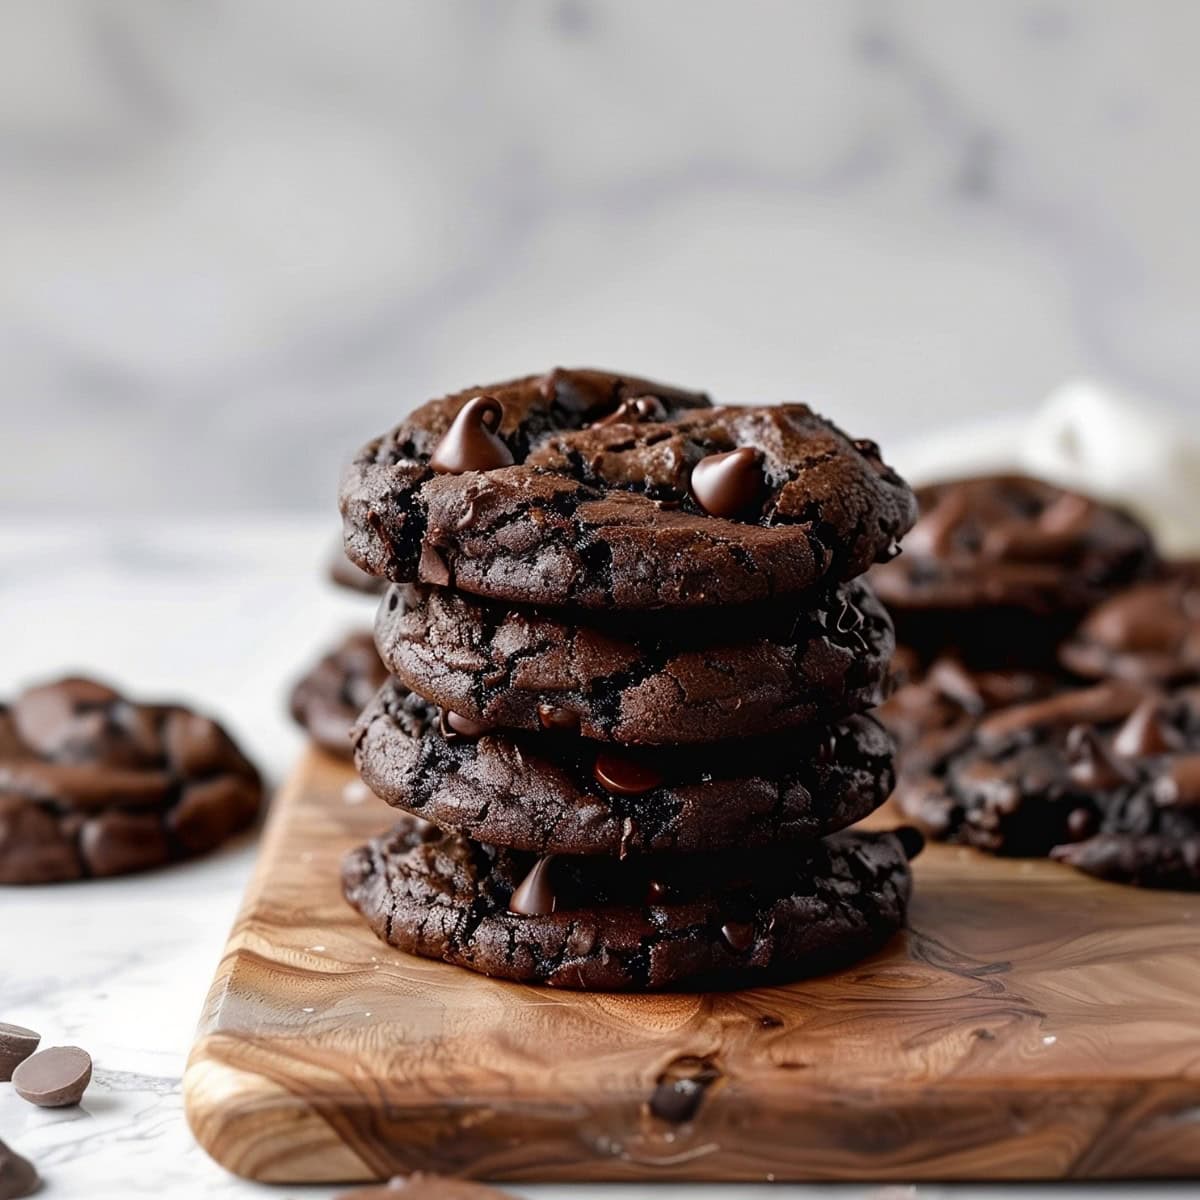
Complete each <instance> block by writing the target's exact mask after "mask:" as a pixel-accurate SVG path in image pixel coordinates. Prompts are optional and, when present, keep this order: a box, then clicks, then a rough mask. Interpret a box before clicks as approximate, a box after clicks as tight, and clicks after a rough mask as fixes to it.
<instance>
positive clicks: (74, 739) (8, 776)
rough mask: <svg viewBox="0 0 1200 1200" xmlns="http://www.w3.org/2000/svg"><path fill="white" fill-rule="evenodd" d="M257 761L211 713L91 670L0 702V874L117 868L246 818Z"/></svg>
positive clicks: (160, 857) (205, 842) (252, 812)
mask: <svg viewBox="0 0 1200 1200" xmlns="http://www.w3.org/2000/svg"><path fill="white" fill-rule="evenodd" d="M261 799H262V784H261V782H260V780H259V777H258V773H257V772H256V771H255V769H254V768H253V767H252V766H251V765H250V763H249V762H248V761H247V759H246V758H245V757H244V755H243V754H242V753H241V751H240V750H239V749H238V748H237V746H235V745H234V743H233V742H232V741H231V740H230V738H229V736H228V735H227V734H226V733H225V731H224V730H223V729H222V728H221V727H220V726H219V725H218V724H216V722H214V721H211V720H209V719H208V718H207V717H202V716H199V715H197V714H196V713H193V712H190V711H189V710H188V709H186V708H181V707H178V706H176V705H164V704H153V705H151V704H134V703H132V702H130V701H128V700H126V699H124V698H123V697H122V696H121V695H119V694H118V693H117V692H115V691H113V689H112V688H110V687H107V686H105V685H104V684H101V683H96V682H94V681H92V680H89V679H63V680H60V681H58V682H57V683H51V684H46V685H44V686H42V687H35V688H30V689H29V690H28V691H25V692H23V693H21V695H19V696H18V697H17V698H16V699H15V700H14V701H13V702H12V703H11V704H10V705H0V883H53V882H57V881H60V880H68V879H79V878H81V877H83V876H89V875H121V874H125V873H126V872H130V871H140V870H144V869H145V868H148V867H155V866H159V865H161V864H162V863H165V862H168V861H170V860H172V859H178V858H185V857H189V856H191V855H195V854H201V853H203V852H205V851H207V850H211V849H212V848H213V847H215V846H217V845H218V844H220V843H221V842H222V841H224V840H225V839H226V838H228V837H230V836H231V835H232V834H234V833H236V832H237V831H238V830H240V829H243V828H245V827H246V826H247V825H249V824H251V822H253V820H254V818H255V816H256V815H257V813H258V808H259V803H260V801H261Z"/></svg>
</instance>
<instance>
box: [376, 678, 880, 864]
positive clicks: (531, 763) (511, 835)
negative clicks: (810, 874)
mask: <svg viewBox="0 0 1200 1200" xmlns="http://www.w3.org/2000/svg"><path fill="white" fill-rule="evenodd" d="M443 729H446V731H447V732H448V733H449V735H450V736H448V737H447V736H445V734H444V733H443ZM356 760H357V766H358V769H359V772H360V774H361V775H362V777H363V780H364V782H365V783H366V784H367V786H368V787H370V788H371V790H372V791H373V792H375V793H376V795H378V796H380V797H382V798H383V799H384V800H386V801H387V802H388V803H389V804H392V805H394V806H396V807H397V808H402V809H405V810H407V811H409V812H410V813H413V814H415V815H417V816H420V817H423V818H427V819H428V820H430V821H433V822H434V823H436V824H437V825H440V826H443V827H445V828H449V829H454V830H458V831H461V832H464V833H466V834H468V835H469V836H471V837H472V838H475V839H478V840H480V841H485V842H494V843H496V844H498V845H503V846H509V847H515V848H517V849H522V850H531V851H536V852H538V853H565V854H607V855H617V856H625V855H629V854H643V853H647V852H655V851H675V852H688V853H693V852H698V851H708V850H716V849H720V848H721V847H724V846H735V847H742V848H747V847H753V846H771V845H774V844H778V843H799V842H804V841H812V840H813V839H815V838H818V837H821V836H823V835H824V834H827V833H830V832H832V831H834V830H839V829H843V828H845V827H846V826H847V825H850V824H852V823H853V822H855V821H858V820H861V819H862V818H863V817H865V816H867V815H868V814H869V813H871V812H873V811H874V810H875V809H876V808H878V807H879V805H880V804H882V803H883V801H884V799H885V798H886V797H887V795H888V793H889V792H890V791H891V787H892V783H893V778H894V777H893V772H892V743H891V739H890V738H889V737H888V736H887V734H886V733H885V732H884V730H883V729H882V728H881V727H880V725H879V723H878V722H877V721H875V720H874V718H872V717H869V716H856V717H850V718H848V719H847V720H845V721H843V722H840V723H838V724H835V725H833V726H830V727H827V728H820V729H809V730H801V731H796V732H795V733H788V734H784V735H778V736H776V737H771V738H758V739H747V740H744V741H740V742H736V743H724V744H719V745H715V746H712V747H689V748H684V749H681V750H674V751H672V750H655V751H653V752H650V753H645V752H643V753H641V754H637V755H631V756H629V757H628V759H626V757H625V755H621V756H620V757H617V756H615V755H614V754H613V753H612V752H611V751H609V750H608V749H606V748H605V747H604V746H602V745H599V744H597V743H593V742H587V741H584V740H583V739H581V738H579V737H575V736H572V735H570V734H552V733H542V734H540V735H534V736H529V735H526V736H521V735H511V734H506V733H503V732H483V733H481V734H480V735H479V736H475V737H467V736H462V735H460V734H456V733H455V732H454V730H453V729H452V728H448V727H445V726H444V724H443V722H442V721H441V720H440V719H439V713H438V710H437V708H436V707H435V706H434V705H432V704H430V703H429V702H428V701H426V700H423V699H422V698H421V697H420V696H417V695H415V694H413V693H410V692H406V691H405V689H404V688H403V687H402V686H400V685H399V684H398V683H396V682H395V681H392V682H390V683H388V684H387V685H386V686H385V687H384V688H383V689H382V690H381V692H380V693H379V695H378V696H377V697H376V698H375V700H373V701H372V703H371V705H370V706H369V707H368V709H367V711H366V712H365V713H364V714H363V716H362V718H361V720H360V722H359V725H358V729H357V737H356ZM626 761H628V762H630V763H633V764H634V765H635V767H640V768H641V771H642V772H643V773H642V774H640V775H638V776H637V777H636V787H638V788H640V789H641V790H639V791H631V790H630V788H629V787H628V786H626V787H625V790H624V791H623V792H621V791H613V790H611V788H610V787H609V786H606V785H605V783H604V782H603V780H608V781H609V783H610V784H611V782H612V780H613V778H614V777H615V778H616V779H617V782H618V783H619V784H620V783H621V782H622V778H621V775H620V770H621V766H622V765H623V764H624V763H625V762H626ZM598 768H599V776H600V778H598V777H597V769H598Z"/></svg>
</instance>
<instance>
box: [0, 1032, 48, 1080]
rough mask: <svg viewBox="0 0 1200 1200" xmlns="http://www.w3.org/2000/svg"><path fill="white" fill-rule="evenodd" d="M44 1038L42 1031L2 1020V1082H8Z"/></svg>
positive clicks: (0, 1034)
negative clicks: (35, 1031)
mask: <svg viewBox="0 0 1200 1200" xmlns="http://www.w3.org/2000/svg"><path fill="white" fill-rule="evenodd" d="M41 1040H42V1035H41V1034H40V1033H34V1031H33V1030H32V1029H26V1028H25V1027H24V1026H22V1025H9V1024H6V1023H5V1022H3V1021H0V1082H4V1083H7V1082H8V1080H10V1079H11V1078H12V1076H13V1071H14V1070H15V1069H16V1068H17V1067H19V1066H20V1065H21V1063H23V1062H24V1061H25V1060H26V1059H27V1058H28V1057H29V1056H30V1055H31V1054H32V1053H33V1052H34V1051H35V1050H36V1049H37V1048H38V1042H40V1041H41Z"/></svg>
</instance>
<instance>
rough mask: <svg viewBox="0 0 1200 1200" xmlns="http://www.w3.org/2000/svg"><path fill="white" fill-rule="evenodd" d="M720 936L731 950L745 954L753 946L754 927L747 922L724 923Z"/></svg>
mask: <svg viewBox="0 0 1200 1200" xmlns="http://www.w3.org/2000/svg"><path fill="white" fill-rule="evenodd" d="M721 936H722V937H723V938H724V939H725V944H726V945H727V946H728V947H729V948H730V949H731V950H733V951H735V952H736V953H738V954H745V952H746V951H747V950H749V949H750V947H751V946H753V945H754V926H753V925H752V924H751V923H750V922H749V921H726V922H725V924H724V925H722V926H721Z"/></svg>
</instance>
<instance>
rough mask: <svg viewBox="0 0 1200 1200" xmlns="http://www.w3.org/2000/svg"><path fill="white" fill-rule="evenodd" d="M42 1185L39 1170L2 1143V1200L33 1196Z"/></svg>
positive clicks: (0, 1169)
mask: <svg viewBox="0 0 1200 1200" xmlns="http://www.w3.org/2000/svg"><path fill="white" fill-rule="evenodd" d="M40 1185H41V1180H40V1179H39V1178H38V1173H37V1169H36V1168H35V1167H34V1165H33V1163H31V1162H30V1161H29V1160H28V1159H27V1158H22V1157H21V1155H19V1154H18V1153H17V1152H16V1151H15V1150H14V1149H13V1148H12V1147H11V1146H6V1145H5V1144H4V1143H3V1142H0V1200H21V1197H23V1196H32V1195H33V1193H34V1192H36V1191H37V1190H38V1187H39V1186H40Z"/></svg>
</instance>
